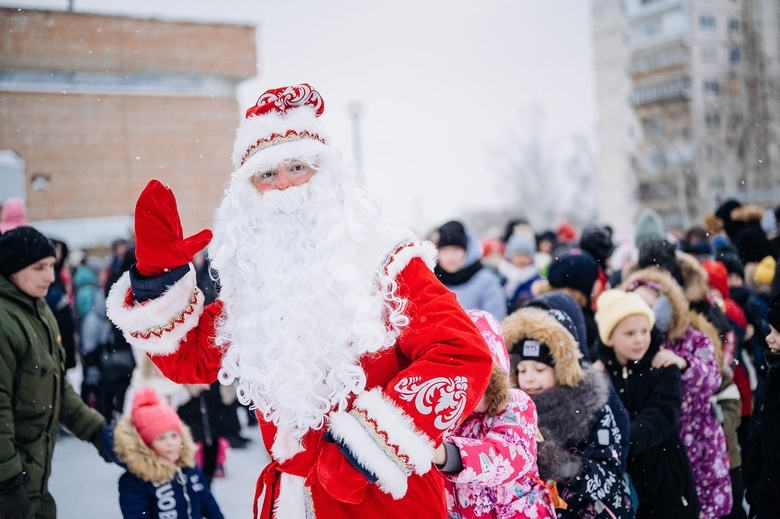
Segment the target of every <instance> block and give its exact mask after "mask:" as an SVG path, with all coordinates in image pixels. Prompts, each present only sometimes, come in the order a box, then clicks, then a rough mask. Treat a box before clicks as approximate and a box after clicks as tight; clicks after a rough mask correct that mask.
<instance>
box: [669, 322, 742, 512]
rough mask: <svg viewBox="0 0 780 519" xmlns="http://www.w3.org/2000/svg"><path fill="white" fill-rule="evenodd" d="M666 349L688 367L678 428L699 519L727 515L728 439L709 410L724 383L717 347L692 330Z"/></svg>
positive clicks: (729, 502) (683, 375)
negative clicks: (687, 460)
mask: <svg viewBox="0 0 780 519" xmlns="http://www.w3.org/2000/svg"><path fill="white" fill-rule="evenodd" d="M663 347H664V348H666V349H668V350H671V351H672V352H674V353H676V354H677V355H679V356H680V357H682V358H684V359H685V361H686V362H687V363H688V367H687V368H686V369H685V371H683V372H682V377H681V379H680V382H681V390H682V406H681V408H680V416H679V419H678V424H677V428H678V431H679V433H680V439H681V440H682V442H683V444H684V445H685V449H686V452H687V453H688V458H689V459H690V461H691V468H692V469H693V475H694V478H695V480H696V489H697V490H698V494H699V502H700V504H701V515H700V517H702V518H703V519H704V518H712V517H721V516H723V515H728V514H729V512H730V511H731V503H732V496H731V478H730V477H729V459H728V450H727V448H726V436H725V435H724V434H723V428H722V427H721V425H720V424H719V423H718V421H717V420H716V419H715V417H714V416H713V414H712V411H711V407H710V398H711V397H712V395H714V394H715V392H716V391H717V390H718V388H719V387H720V383H721V374H720V368H719V366H718V362H717V360H716V358H715V346H714V345H713V343H712V340H710V338H709V337H708V336H707V335H705V334H704V333H702V332H700V331H698V330H696V329H695V328H692V327H689V328H688V329H687V330H686V332H685V335H684V336H683V337H682V338H681V339H677V340H675V341H666V342H664V344H663Z"/></svg>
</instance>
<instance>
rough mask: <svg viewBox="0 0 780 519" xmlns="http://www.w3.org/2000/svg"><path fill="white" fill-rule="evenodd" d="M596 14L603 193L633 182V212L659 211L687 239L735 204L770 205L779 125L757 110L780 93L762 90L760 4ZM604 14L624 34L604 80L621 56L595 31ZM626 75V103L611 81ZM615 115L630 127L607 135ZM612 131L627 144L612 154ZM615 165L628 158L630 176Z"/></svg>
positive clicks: (641, 5) (659, 5) (600, 1)
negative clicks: (613, 184)
mask: <svg viewBox="0 0 780 519" xmlns="http://www.w3.org/2000/svg"><path fill="white" fill-rule="evenodd" d="M771 3H774V4H775V6H776V4H777V0H774V2H771ZM593 7H594V10H593V13H594V37H595V39H596V43H597V45H596V56H597V81H598V88H599V91H600V95H599V107H598V108H599V116H600V119H601V125H600V140H601V141H602V150H601V154H600V159H601V161H600V173H601V175H602V176H603V177H604V178H605V179H606V181H605V183H606V184H609V182H610V179H612V178H615V177H620V176H629V177H631V180H632V181H633V182H635V184H634V191H633V192H632V197H631V200H632V201H633V203H634V207H633V208H634V212H636V211H638V210H639V209H642V208H645V207H650V208H653V209H655V210H657V211H658V212H659V213H660V214H661V215H662V217H663V218H664V220H665V222H666V223H667V225H668V226H669V227H676V228H681V229H682V228H687V227H689V226H691V225H693V224H696V223H699V222H701V220H702V218H703V217H704V216H705V215H706V214H708V213H711V212H712V211H713V209H714V208H715V207H716V205H717V204H718V203H719V202H720V201H721V200H723V199H725V198H727V197H730V196H734V197H737V198H739V199H741V200H743V201H746V202H756V203H762V204H766V205H772V203H773V202H772V199H771V198H772V197H771V188H772V186H773V185H775V186H776V185H778V184H777V183H776V182H777V168H778V166H780V164H778V163H777V161H776V160H773V158H772V157H771V156H770V154H771V153H772V152H771V147H772V145H773V144H772V143H771V141H772V139H771V138H770V136H771V134H772V132H773V127H774V126H775V125H776V119H777V115H774V114H770V113H769V112H768V110H767V109H766V108H759V107H760V106H762V103H763V105H766V104H767V103H768V100H769V98H775V97H777V98H778V99H780V97H778V96H780V93H778V91H777V90H775V91H774V92H772V91H771V89H767V88H766V85H765V84H764V85H763V86H762V84H761V81H762V80H761V78H763V77H766V76H767V74H766V70H765V69H762V70H759V68H758V66H757V63H759V61H760V59H759V58H762V57H765V56H766V55H767V51H766V50H765V49H764V50H762V49H761V48H760V47H761V45H764V46H767V43H766V29H764V30H763V31H762V30H761V28H758V27H756V24H755V20H756V16H754V15H753V14H752V13H753V10H754V8H755V2H754V1H753V0H614V1H613V0H595V1H594V4H593ZM766 9H768V8H767V7H766V6H764V10H766ZM608 11H609V12H611V13H612V17H613V18H614V19H616V20H617V21H616V22H615V24H617V23H619V24H620V27H621V29H622V31H623V32H622V38H621V39H620V41H619V42H618V40H617V38H615V43H614V45H621V46H622V49H623V51H622V52H621V56H622V57H623V60H622V61H620V60H613V62H611V63H610V64H609V66H608V67H607V66H604V67H602V69H601V70H600V69H599V67H598V64H599V63H605V58H604V56H606V55H607V53H608V52H611V53H612V54H613V55H614V54H616V51H615V50H614V49H609V50H608V47H607V45H606V37H605V34H604V32H603V31H602V32H598V31H597V30H596V29H597V28H598V27H599V26H600V25H599V23H598V20H599V18H604V16H605V14H604V13H605V12H608ZM768 46H769V47H772V45H768ZM773 49H780V47H777V46H774V47H773ZM773 51H774V52H775V54H776V53H777V50H773ZM621 74H622V77H623V78H622V79H621V80H622V81H624V82H625V81H627V83H628V85H629V87H628V92H627V95H626V96H623V97H621V96H620V95H617V94H618V93H617V92H614V90H615V87H614V82H612V81H611V80H610V76H613V77H617V76H621ZM610 89H612V90H613V93H612V94H613V95H608V94H607V92H608V91H609V90H610ZM624 90H625V89H624ZM602 91H603V92H604V95H602V94H601V92H602ZM620 93H621V94H622V93H624V92H623V91H621V92H620ZM610 113H621V114H623V115H622V117H623V119H624V120H626V121H630V123H629V124H628V127H627V128H626V127H625V125H624V127H623V128H620V130H616V129H614V128H611V126H610V125H611V124H612V122H613V120H614V119H615V118H614V117H612V118H610V117H605V115H606V114H610ZM775 113H776V112H775ZM773 118H774V119H775V121H773V120H772V119H773ZM616 131H625V132H626V133H627V135H628V138H627V139H625V138H624V139H622V140H621V141H619V142H618V145H617V146H610V145H609V144H611V143H614V142H615V139H614V137H612V136H611V135H610V132H616ZM604 143H606V144H607V145H605V144H604ZM617 155H620V156H623V157H626V156H627V157H628V159H627V160H628V163H629V166H628V167H625V162H624V164H623V165H624V167H623V168H622V169H620V170H617V169H616V168H615V169H613V167H612V164H613V162H614V157H615V156H617ZM604 196H609V194H608V193H607V194H605V195H604ZM775 203H776V202H775ZM624 217H625V216H624Z"/></svg>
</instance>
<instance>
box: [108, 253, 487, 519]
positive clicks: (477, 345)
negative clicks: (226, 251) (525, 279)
mask: <svg viewBox="0 0 780 519" xmlns="http://www.w3.org/2000/svg"><path fill="white" fill-rule="evenodd" d="M388 249H389V250H391V252H390V254H389V255H387V257H386V260H385V262H384V263H382V264H381V265H378V267H379V268H378V273H379V275H380V276H386V277H387V278H388V279H391V280H394V281H395V282H396V284H397V290H396V295H398V296H400V297H401V298H404V299H406V301H407V305H406V309H405V313H406V315H407V316H408V318H409V324H408V325H407V326H406V327H405V328H403V330H402V332H401V335H400V336H399V338H398V340H397V341H396V344H395V345H394V346H392V347H389V348H387V349H384V350H381V351H379V352H377V353H374V354H368V355H364V356H363V357H361V359H360V363H361V366H362V368H363V370H364V371H365V374H366V379H367V384H366V390H365V391H364V392H363V393H361V394H360V395H358V396H357V397H355V398H354V399H353V400H352V401H351V402H350V405H349V407H348V409H346V410H340V411H331V413H330V414H329V417H328V418H329V419H328V425H327V427H328V428H329V431H330V433H331V435H332V436H333V438H335V439H336V440H338V442H339V443H341V444H342V445H346V446H347V448H348V449H349V451H350V452H351V453H352V454H353V455H354V456H355V458H356V459H357V461H358V462H359V463H361V464H362V465H363V466H364V467H366V468H368V469H369V470H370V471H371V472H372V473H374V474H375V475H376V476H377V481H376V483H370V482H369V481H368V480H367V479H366V478H365V477H364V476H363V475H362V474H361V473H360V472H359V471H358V470H357V469H355V468H354V467H353V465H352V464H351V463H350V461H348V459H347V458H346V457H345V455H344V454H343V453H342V451H341V450H340V448H339V445H338V443H331V442H330V441H327V440H326V437H325V434H324V433H325V432H326V431H325V429H324V428H323V429H322V430H310V431H309V432H308V433H306V434H305V435H304V436H303V438H302V439H301V440H300V443H299V446H300V448H301V452H300V453H298V454H294V455H292V457H289V458H285V459H277V458H276V457H274V455H273V451H274V448H273V446H274V445H275V444H277V443H278V442H283V443H287V444H289V443H290V438H279V437H277V428H276V427H275V426H274V424H272V423H269V422H266V421H264V420H262V419H261V420H260V429H261V432H262V435H263V439H264V442H265V445H266V446H268V447H269V451H270V452H271V454H272V461H271V463H270V464H269V465H268V466H266V468H265V469H264V470H263V473H262V474H261V477H260V479H259V480H258V491H257V494H256V495H255V502H256V503H257V499H258V498H259V497H260V493H261V492H262V491H263V489H264V490H265V494H266V499H265V500H264V502H263V503H262V505H260V513H259V516H260V517H262V518H268V517H271V516H272V515H273V516H274V517H285V518H286V517H301V518H303V517H307V518H308V517H321V518H331V517H361V518H374V517H376V518H380V517H381V518H385V517H445V516H446V510H447V508H446V503H445V499H444V485H443V481H442V479H441V476H440V475H439V473H438V471H436V470H431V467H432V461H433V449H434V448H435V446H437V445H438V444H439V443H441V439H442V435H443V434H444V433H445V432H446V431H448V430H450V429H451V428H452V427H454V426H456V425H457V424H458V423H459V422H460V421H461V420H462V419H463V418H465V417H466V416H468V415H469V414H470V413H471V411H472V410H473V408H474V406H476V404H477V402H478V401H479V398H480V396H481V394H482V393H483V392H484V390H485V387H486V386H487V383H488V380H489V378H490V372H491V369H492V360H491V356H490V353H489V352H488V349H487V345H486V344H485V342H484V339H483V338H482V336H481V334H480V333H479V332H478V331H477V329H476V327H475V326H474V324H473V323H472V322H471V319H470V318H469V317H468V315H467V314H466V313H465V312H464V311H463V309H462V308H461V307H460V305H459V304H458V303H457V300H456V299H455V296H454V294H453V293H452V292H450V291H449V290H447V289H446V288H445V287H444V286H443V285H442V284H441V283H440V282H439V281H438V280H437V279H436V277H435V276H434V274H433V272H432V270H431V267H432V264H433V259H434V257H435V249H434V248H433V246H432V245H431V244H429V243H421V242H415V241H405V242H402V243H401V244H399V245H398V246H396V247H394V248H390V247H388ZM129 288H130V286H129V279H127V274H126V275H125V278H123V280H120V281H119V282H118V283H117V285H115V286H114V288H113V289H112V294H111V295H110V296H109V303H108V306H109V316H110V317H111V319H112V320H113V321H114V322H115V324H117V326H119V327H120V328H121V329H122V330H123V332H124V333H125V336H126V337H128V340H129V341H130V342H131V344H133V345H134V346H136V347H139V348H143V349H144V350H145V351H147V352H148V353H150V354H151V358H152V360H153V361H154V362H155V364H156V365H157V366H158V367H159V368H160V370H161V371H162V372H163V373H164V374H165V375H166V376H167V377H168V378H170V379H171V380H173V381H175V382H180V383H211V382H213V381H214V380H216V378H217V373H218V371H219V369H220V363H221V360H222V351H221V350H220V349H218V348H215V347H214V344H213V338H214V336H215V334H214V326H215V322H216V320H217V318H219V316H220V315H221V313H222V302H221V301H219V300H217V301H216V302H214V303H212V304H210V305H208V306H205V307H203V303H202V295H201V294H200V293H199V291H198V290H197V288H196V287H195V275H194V271H193V270H192V269H191V271H190V273H189V274H187V275H186V276H185V277H184V278H182V279H181V280H179V281H178V282H177V283H176V284H175V285H174V286H172V287H170V288H169V289H168V290H167V291H166V292H165V293H164V294H163V295H162V296H161V297H159V298H157V299H154V300H152V301H150V302H148V303H146V304H144V305H138V304H136V303H134V302H133V300H132V294H131V293H130V292H129ZM294 443H295V442H294ZM270 496H272V497H273V499H270V498H269V497H270ZM272 508H273V510H274V513H273V514H272Z"/></svg>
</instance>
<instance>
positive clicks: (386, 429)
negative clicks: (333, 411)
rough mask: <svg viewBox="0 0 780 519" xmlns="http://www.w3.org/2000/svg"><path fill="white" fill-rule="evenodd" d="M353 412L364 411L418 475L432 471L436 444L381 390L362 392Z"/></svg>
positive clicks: (356, 400)
mask: <svg viewBox="0 0 780 519" xmlns="http://www.w3.org/2000/svg"><path fill="white" fill-rule="evenodd" d="M354 408H355V409H353V412H355V411H357V410H362V411H364V413H365V414H366V415H367V416H368V417H369V418H370V419H371V420H373V421H374V422H376V424H377V427H378V428H379V430H380V431H382V432H383V433H384V436H385V437H386V438H387V442H388V443H389V444H390V445H392V446H393V447H394V448H395V449H396V450H397V451H398V454H399V455H400V456H401V457H402V458H403V459H406V460H408V464H409V465H410V466H411V468H412V469H413V470H414V472H416V473H417V474H419V475H422V474H425V473H426V472H428V471H429V470H430V469H431V465H432V463H433V448H434V445H433V441H432V440H431V439H430V438H429V437H428V435H426V434H425V433H423V432H422V431H420V430H419V429H418V428H417V426H416V425H415V424H414V422H413V421H412V419H411V418H410V417H409V416H408V415H407V414H406V413H405V412H404V411H403V410H402V409H401V408H399V407H398V406H397V405H396V404H395V402H393V401H392V400H391V399H390V398H388V397H386V396H385V395H384V393H383V392H382V390H381V389H379V388H375V389H372V390H371V391H366V392H364V393H362V394H361V395H360V396H358V397H357V398H356V399H355V404H354Z"/></svg>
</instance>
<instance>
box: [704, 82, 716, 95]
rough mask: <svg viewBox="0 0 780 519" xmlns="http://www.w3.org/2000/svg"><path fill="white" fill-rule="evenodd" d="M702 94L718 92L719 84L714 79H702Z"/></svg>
mask: <svg viewBox="0 0 780 519" xmlns="http://www.w3.org/2000/svg"><path fill="white" fill-rule="evenodd" d="M703 86H704V95H707V96H716V95H718V94H719V93H720V85H718V82H717V81H715V80H714V79H710V80H705V81H704V84H703Z"/></svg>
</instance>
